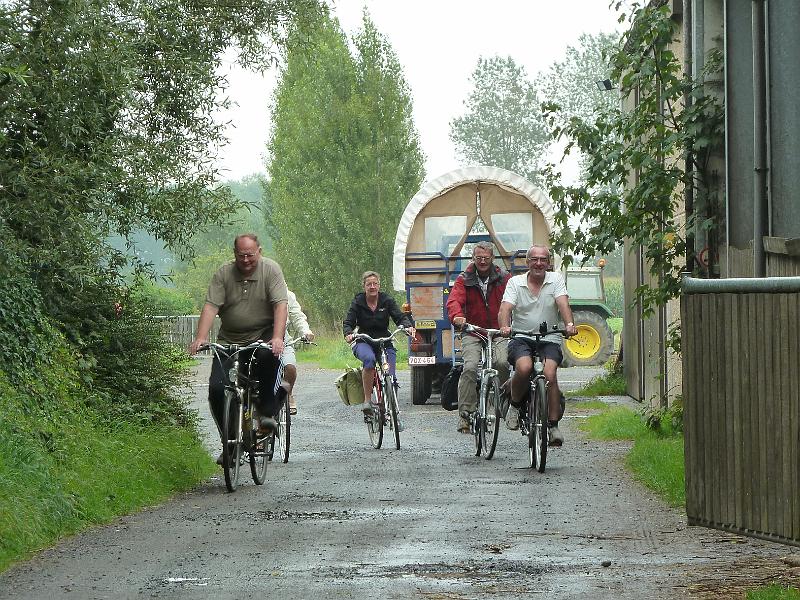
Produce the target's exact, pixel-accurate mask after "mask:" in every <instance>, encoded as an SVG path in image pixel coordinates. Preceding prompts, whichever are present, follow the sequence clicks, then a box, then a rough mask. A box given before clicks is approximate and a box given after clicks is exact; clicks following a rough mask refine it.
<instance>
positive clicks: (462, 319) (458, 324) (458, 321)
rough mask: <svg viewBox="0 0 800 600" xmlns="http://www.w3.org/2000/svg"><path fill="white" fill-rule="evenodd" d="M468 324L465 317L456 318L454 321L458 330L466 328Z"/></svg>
mask: <svg viewBox="0 0 800 600" xmlns="http://www.w3.org/2000/svg"><path fill="white" fill-rule="evenodd" d="M466 322H467V319H466V318H465V317H456V318H455V319H453V326H454V327H455V328H456V329H461V328H462V327H464V325H465V324H466Z"/></svg>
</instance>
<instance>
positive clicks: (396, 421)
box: [383, 375, 400, 450]
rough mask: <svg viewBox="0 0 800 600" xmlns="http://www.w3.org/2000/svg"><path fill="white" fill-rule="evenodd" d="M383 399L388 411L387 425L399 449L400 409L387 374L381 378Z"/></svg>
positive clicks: (392, 383)
mask: <svg viewBox="0 0 800 600" xmlns="http://www.w3.org/2000/svg"><path fill="white" fill-rule="evenodd" d="M383 391H384V395H383V400H384V404H385V405H386V411H387V412H388V413H389V418H390V419H391V420H390V422H389V427H391V429H392V430H393V431H394V445H395V448H397V449H398V450H400V409H399V407H398V406H397V390H395V389H394V382H393V381H392V376H391V375H387V376H386V379H384V380H383Z"/></svg>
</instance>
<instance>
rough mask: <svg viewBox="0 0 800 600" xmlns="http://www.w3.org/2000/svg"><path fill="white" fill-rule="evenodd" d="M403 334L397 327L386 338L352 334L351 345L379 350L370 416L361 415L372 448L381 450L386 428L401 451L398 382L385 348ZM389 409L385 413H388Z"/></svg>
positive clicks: (401, 329) (403, 328) (403, 329)
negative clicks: (352, 343) (368, 345)
mask: <svg viewBox="0 0 800 600" xmlns="http://www.w3.org/2000/svg"><path fill="white" fill-rule="evenodd" d="M400 332H402V333H405V334H406V335H408V333H407V332H406V329H405V327H398V328H397V329H395V330H394V331H393V332H392V333H390V334H389V335H388V336H387V337H382V338H373V337H370V336H369V335H367V334H366V333H356V334H353V338H352V340H353V341H359V340H360V341H364V342H369V343H370V344H375V345H377V346H378V349H379V351H378V356H377V360H376V361H375V379H374V381H373V384H372V396H371V398H370V404H371V405H372V412H371V413H364V422H365V423H366V425H367V432H368V433H369V439H370V442H371V443H372V447H373V448H375V449H376V450H377V449H380V447H381V445H382V444H383V429H384V426H385V425H388V426H389V429H391V430H392V431H394V443H395V447H396V448H397V450H399V449H400V408H399V405H398V403H397V390H398V386H397V380H396V379H395V378H394V377H392V374H391V373H390V372H389V361H388V360H387V358H386V344H387V343H388V342H390V341H392V339H393V338H394V336H395V335H397V334H398V333H400ZM387 407H388V411H387Z"/></svg>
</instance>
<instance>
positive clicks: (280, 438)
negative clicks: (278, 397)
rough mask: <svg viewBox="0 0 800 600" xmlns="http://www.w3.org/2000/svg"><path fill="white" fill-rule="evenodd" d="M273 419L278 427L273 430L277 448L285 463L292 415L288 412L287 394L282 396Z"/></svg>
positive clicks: (287, 455)
mask: <svg viewBox="0 0 800 600" xmlns="http://www.w3.org/2000/svg"><path fill="white" fill-rule="evenodd" d="M275 420H276V421H278V429H277V431H276V432H275V438H276V441H277V443H278V450H279V451H280V456H281V460H283V462H284V463H287V462H289V442H290V441H291V436H290V434H291V428H292V415H291V414H290V413H289V394H286V396H284V398H283V402H282V403H281V408H280V410H279V411H278V416H277V417H276V418H275Z"/></svg>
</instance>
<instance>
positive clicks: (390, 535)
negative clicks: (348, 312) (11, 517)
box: [0, 359, 791, 600]
mask: <svg viewBox="0 0 800 600" xmlns="http://www.w3.org/2000/svg"><path fill="white" fill-rule="evenodd" d="M207 367H208V363H207V359H204V360H202V361H201V362H200V366H199V375H198V381H197V382H196V383H195V390H196V392H197V402H196V404H197V406H198V408H199V410H200V414H201V415H203V416H205V417H206V419H205V421H204V423H205V424H206V426H208V425H210V422H209V421H208V418H207V415H208V413H207V410H206V407H205V394H206V387H205V384H204V381H205V377H206V375H205V373H207ZM598 372H599V371H598V370H596V369H594V370H591V369H568V370H563V371H562V372H561V373H560V378H561V381H562V385H563V387H564V388H567V389H570V388H575V387H578V386H579V385H580V384H581V383H582V382H584V381H586V380H587V379H588V378H589V377H591V376H592V375H594V374H596V373H598ZM336 375H337V373H335V372H332V371H325V370H321V369H315V368H313V367H309V366H306V365H301V367H300V376H299V380H298V387H297V390H296V391H297V393H296V396H297V398H298V404H299V407H300V411H299V414H298V415H297V417H296V418H295V421H294V422H293V427H292V449H291V456H290V460H289V463H288V464H278V463H276V464H271V465H270V467H269V470H268V481H267V483H266V484H265V485H264V486H255V485H253V483H252V481H251V480H250V479H249V470H245V471H244V480H245V483H244V484H243V485H241V487H240V488H239V489H238V491H236V492H235V493H233V494H229V493H227V492H226V491H225V484H224V480H223V478H222V474H221V472H220V473H219V474H218V475H217V476H216V477H214V478H212V479H211V480H209V481H208V482H206V483H205V484H203V485H202V486H200V487H199V488H197V489H196V490H193V491H192V492H189V493H186V494H183V495H180V496H178V497H177V498H175V499H174V500H173V501H171V502H168V503H166V504H164V505H162V506H159V507H154V508H152V509H148V510H144V511H142V512H140V513H138V514H135V515H131V516H128V517H124V518H121V519H119V520H118V521H117V522H115V523H113V524H112V525H109V526H106V527H98V528H95V529H93V530H91V531H88V532H85V533H83V534H80V535H78V536H75V537H72V538H70V539H67V540H65V541H63V542H62V543H61V544H59V545H58V546H56V547H55V548H52V549H49V550H45V551H43V552H42V553H40V554H39V555H38V556H37V557H35V558H34V559H32V560H30V561H27V562H25V563H22V564H19V565H17V566H15V567H14V568H12V569H10V570H9V571H7V572H6V573H4V574H3V575H2V576H0V598H15V599H23V598H36V599H39V598H76V599H77V598H80V599H84V598H115V599H120V598H170V599H175V598H215V599H216V598H264V597H280V598H303V599H304V598H309V599H323V598H324V599H325V600H329V599H333V598H378V597H380V598H427V599H460V598H464V599H466V598H487V597H491V598H527V597H530V596H531V595H536V596H537V597H538V595H541V596H542V597H549V598H631V599H633V598H637V599H638V598H642V597H648V598H650V599H660V598H676V597H703V598H714V597H737V598H738V597H741V595H740V593H734V591H732V590H735V589H736V586H738V585H739V584H745V583H747V584H752V583H753V582H754V581H757V580H761V579H762V578H764V577H767V578H768V577H769V576H770V574H774V573H778V572H779V571H780V572H782V571H781V569H782V568H783V567H782V563H781V561H780V557H781V556H784V555H786V554H789V553H791V549H789V548H787V547H785V546H780V545H777V544H771V543H768V542H763V541H759V540H751V539H748V538H743V537H739V536H735V535H730V534H725V533H721V532H716V531H711V530H706V529H699V528H687V526H686V519H685V516H684V515H683V513H682V511H679V510H674V509H670V508H667V507H666V506H665V505H664V504H663V503H662V502H660V501H659V500H657V499H656V498H655V497H654V496H653V495H652V494H651V493H649V492H648V491H646V490H645V489H644V488H642V487H641V486H640V485H638V484H637V483H635V482H634V481H632V480H631V478H630V476H629V475H628V474H627V473H626V471H625V469H624V467H623V465H622V457H623V456H624V453H625V451H626V449H627V447H628V445H627V444H626V443H607V442H605V443H599V442H595V441H589V440H587V439H586V438H585V436H584V435H583V434H582V433H580V432H579V431H578V429H577V423H578V422H579V421H580V419H582V418H585V416H586V413H584V414H580V413H578V411H576V410H574V409H573V408H571V407H570V403H569V402H568V407H567V415H566V416H565V420H564V421H563V423H564V428H563V429H564V432H565V435H566V443H565V445H564V447H563V448H560V449H556V450H554V451H552V452H551V453H549V455H548V463H547V466H548V469H547V472H546V473H544V474H539V473H536V472H533V471H531V470H530V469H529V468H528V463H527V447H526V445H525V440H524V438H523V437H522V436H521V435H520V434H519V433H518V432H510V431H508V430H506V429H505V428H504V429H503V430H502V431H501V433H500V440H499V443H498V449H497V452H496V455H495V457H494V458H493V459H492V460H491V461H486V460H484V459H483V458H477V457H475V456H474V447H473V443H472V438H471V437H469V436H465V435H461V434H458V433H456V431H455V427H456V420H457V415H456V413H448V412H446V411H444V410H442V409H441V407H439V406H438V404H437V403H436V401H437V398H434V399H432V400H431V401H429V402H430V403H429V404H428V405H425V406H412V405H411V404H410V400H409V393H408V385H407V383H408V372H407V371H406V372H401V373H400V382H401V386H402V387H401V390H400V402H401V409H402V410H403V411H404V412H403V418H404V421H405V423H406V427H407V429H406V431H404V432H403V433H402V439H401V441H402V448H401V449H400V450H395V449H394V445H393V443H391V442H393V440H385V442H384V447H383V449H381V450H374V449H372V448H371V446H370V444H369V439H368V437H367V432H366V429H365V427H364V424H363V421H362V419H361V417H360V413H359V411H358V410H357V409H356V408H353V407H346V406H344V405H342V404H341V403H340V402H339V399H338V396H337V395H336V392H335V390H334V387H333V380H334V378H335V376H336ZM608 400H609V401H612V402H627V401H626V400H624V399H621V398H616V399H608ZM205 439H206V443H207V445H208V447H209V452H211V453H212V454H213V455H216V453H217V452H218V450H219V448H218V443H217V440H216V435H215V432H214V431H208V432H207V434H206V438H205ZM387 442H388V443H387ZM726 590H727V591H730V593H731V594H732V595H726V594H727V592H726Z"/></svg>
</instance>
